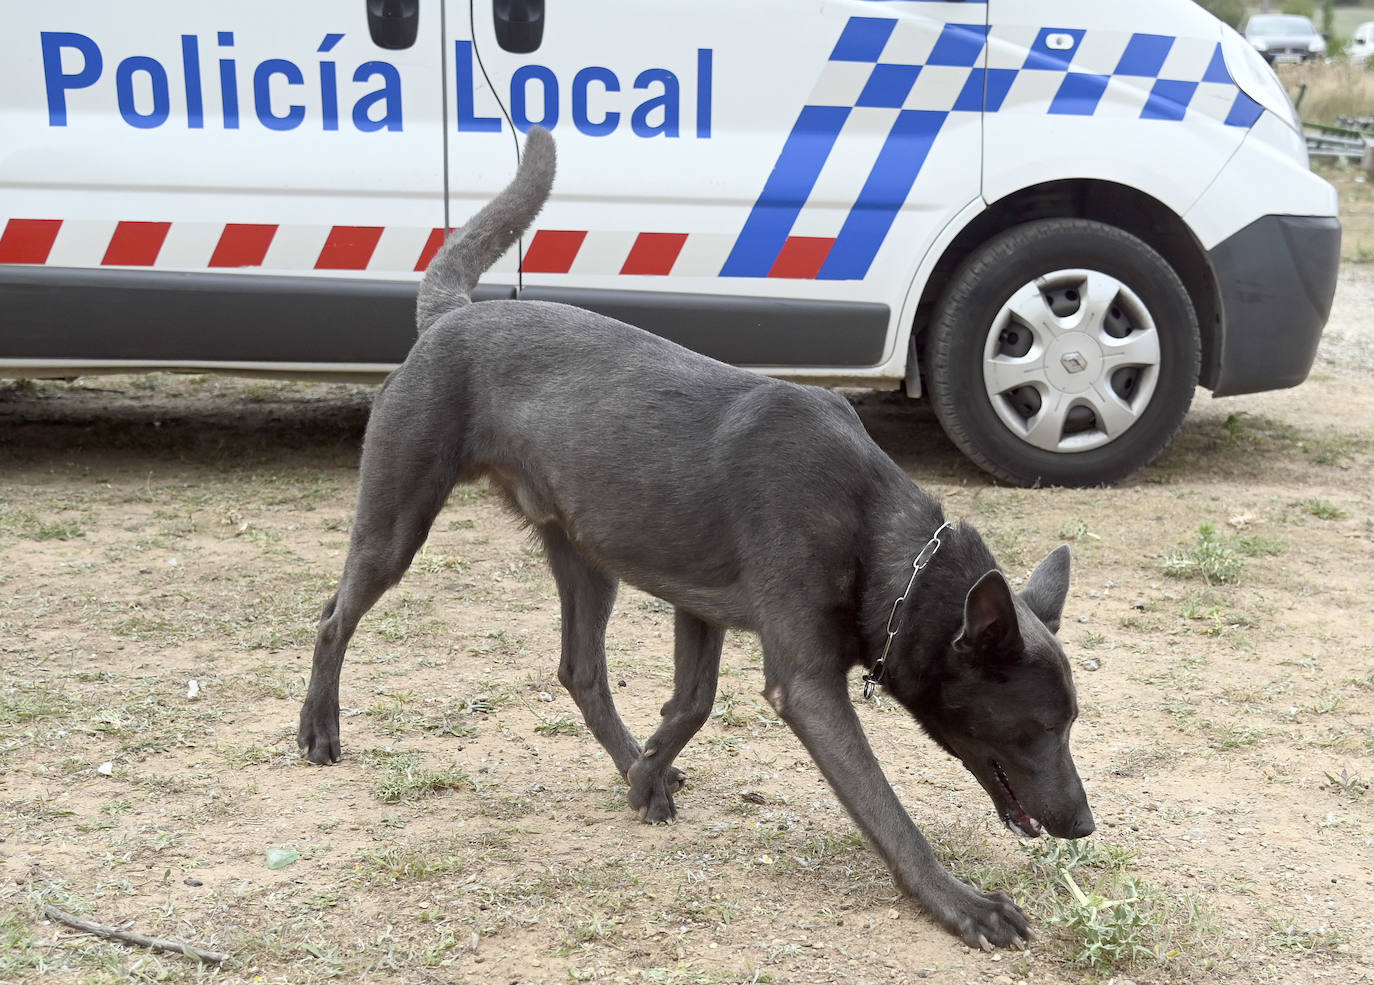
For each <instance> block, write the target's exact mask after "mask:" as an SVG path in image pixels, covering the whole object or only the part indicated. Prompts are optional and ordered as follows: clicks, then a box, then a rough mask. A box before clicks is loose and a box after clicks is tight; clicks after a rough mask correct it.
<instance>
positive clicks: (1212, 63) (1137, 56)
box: [983, 27, 1264, 129]
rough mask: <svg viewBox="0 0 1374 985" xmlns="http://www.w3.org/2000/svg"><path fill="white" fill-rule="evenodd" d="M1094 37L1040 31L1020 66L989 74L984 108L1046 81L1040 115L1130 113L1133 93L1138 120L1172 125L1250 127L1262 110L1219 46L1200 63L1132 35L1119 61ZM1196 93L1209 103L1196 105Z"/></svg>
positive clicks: (1180, 48) (1170, 46) (1162, 42)
mask: <svg viewBox="0 0 1374 985" xmlns="http://www.w3.org/2000/svg"><path fill="white" fill-rule="evenodd" d="M1093 40H1094V39H1093V38H1092V37H1091V36H1090V35H1089V34H1088V32H1086V31H1083V30H1080V29H1076V28H1049V27H1047V28H1042V29H1041V30H1040V32H1039V34H1038V35H1037V36H1036V38H1035V41H1034V42H1033V43H1032V44H1031V45H1030V46H1029V48H1028V49H1027V51H1026V59H1025V63H1024V64H1023V65H1022V66H1021V67H1020V68H1019V69H1014V68H1003V69H989V70H987V72H986V79H985V83H986V89H985V96H984V103H983V107H984V110H985V111H986V112H989V113H998V112H1002V111H1003V109H1004V108H1008V107H1009V106H1011V105H1014V104H1016V102H1017V100H1016V99H1015V94H1016V91H1017V88H1018V86H1023V85H1024V86H1025V87H1026V88H1035V89H1038V90H1040V91H1043V90H1044V87H1045V82H1046V81H1048V82H1049V83H1050V88H1053V90H1054V94H1053V96H1052V97H1051V98H1050V99H1049V101H1048V103H1047V104H1045V105H1044V111H1045V112H1047V113H1049V114H1050V115H1053V116H1095V115H1097V114H1099V113H1103V112H1106V113H1113V114H1124V113H1125V112H1127V111H1131V110H1135V107H1136V105H1137V104H1138V102H1139V100H1138V99H1137V98H1136V97H1137V96H1138V95H1143V96H1144V103H1143V105H1140V107H1139V110H1138V115H1139V118H1140V119H1142V120H1168V121H1175V122H1177V121H1180V120H1183V119H1184V118H1185V117H1186V116H1187V115H1188V113H1189V112H1190V111H1191V112H1196V113H1200V114H1202V115H1205V116H1212V117H1216V118H1218V119H1219V120H1220V121H1221V122H1222V123H1224V124H1225V125H1226V126H1230V127H1241V128H1246V129H1248V128H1249V127H1251V126H1254V124H1255V121H1257V120H1258V119H1259V118H1260V115H1261V114H1262V113H1263V112H1264V110H1263V107H1261V106H1260V105H1259V104H1258V103H1257V102H1255V101H1254V100H1253V99H1251V98H1250V97H1249V96H1247V95H1246V94H1245V93H1244V92H1242V91H1241V89H1240V87H1239V86H1237V85H1236V83H1235V80H1234V79H1232V78H1231V73H1230V72H1229V71H1227V69H1226V61H1225V59H1224V58H1223V57H1222V53H1221V45H1220V44H1219V43H1216V44H1209V45H1207V46H1206V47H1204V48H1203V49H1202V50H1201V55H1202V57H1201V58H1199V57H1196V54H1197V42H1195V41H1192V40H1189V41H1180V39H1178V38H1175V37H1171V36H1170V35H1166V34H1132V35H1131V36H1130V37H1129V39H1128V40H1127V41H1126V46H1125V49H1124V50H1122V51H1121V53H1120V55H1119V56H1118V55H1116V53H1115V51H1113V50H1112V48H1111V47H1110V46H1109V47H1107V48H1106V49H1105V50H1104V48H1103V47H1102V46H1100V45H1098V46H1095V47H1094V46H1093V45H1092V44H1091V42H1092V41H1093ZM1185 46H1188V47H1189V48H1191V51H1185V50H1184V49H1185ZM1090 49H1091V50H1090ZM1033 76H1040V81H1039V82H1038V83H1037V82H1036V81H1035V80H1032V79H1031V77H1033ZM1202 93H1205V94H1206V97H1207V98H1206V99H1205V100H1202V101H1197V99H1198V97H1199V95H1200V94H1202ZM1112 96H1116V97H1117V98H1111V97H1112ZM1009 97H1010V98H1009ZM1035 102H1036V100H1035V99H1031V100H1030V103H1031V105H1032V106H1034V104H1035ZM1219 107H1220V108H1221V109H1222V110H1223V111H1222V112H1218V108H1219Z"/></svg>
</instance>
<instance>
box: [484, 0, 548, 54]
mask: <svg viewBox="0 0 1374 985" xmlns="http://www.w3.org/2000/svg"><path fill="white" fill-rule="evenodd" d="M491 15H492V21H493V22H494V23H495V25H496V43H497V44H499V45H500V46H501V47H502V48H504V49H505V50H506V51H509V52H511V53H512V54H516V55H528V54H529V53H530V52H531V51H534V50H536V49H537V48H538V47H539V45H540V43H541V42H542V41H543V40H544V0H492V3H491Z"/></svg>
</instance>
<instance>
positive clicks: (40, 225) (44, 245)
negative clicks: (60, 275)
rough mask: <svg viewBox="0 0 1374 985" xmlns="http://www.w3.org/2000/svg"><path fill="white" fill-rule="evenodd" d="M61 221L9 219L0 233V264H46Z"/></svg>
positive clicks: (60, 226)
mask: <svg viewBox="0 0 1374 985" xmlns="http://www.w3.org/2000/svg"><path fill="white" fill-rule="evenodd" d="M61 228H62V220H61V219H11V220H10V221H9V222H7V223H5V231H4V232H3V233H0V263H47V262H48V254H49V253H51V252H52V244H53V242H54V241H55V240H56V239H57V231H58V230H59V229H61Z"/></svg>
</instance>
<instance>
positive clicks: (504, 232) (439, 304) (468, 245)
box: [415, 127, 555, 332]
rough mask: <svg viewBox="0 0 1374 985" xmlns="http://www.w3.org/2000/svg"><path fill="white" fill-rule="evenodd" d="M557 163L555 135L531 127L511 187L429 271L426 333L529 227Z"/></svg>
mask: <svg viewBox="0 0 1374 985" xmlns="http://www.w3.org/2000/svg"><path fill="white" fill-rule="evenodd" d="M554 163H555V154H554V146H553V135H552V134H550V133H549V131H547V130H545V129H544V128H543V127H532V128H531V129H530V132H529V134H528V135H527V136H526V137H525V153H524V155H523V156H522V157H521V159H520V167H519V168H518V169H516V172H515V177H514V178H513V179H511V183H510V184H509V185H507V186H506V188H505V190H504V191H502V192H501V193H500V194H499V195H497V196H496V197H495V198H494V199H492V200H491V201H490V202H488V203H487V204H486V206H485V207H484V208H483V209H482V211H480V212H478V213H477V214H476V215H475V216H473V217H472V218H471V219H469V220H468V222H467V225H465V226H463V228H462V229H460V230H459V231H458V234H457V235H456V236H450V237H449V238H448V240H447V242H445V243H444V245H443V247H442V248H441V249H440V250H439V252H438V253H436V254H435V256H434V259H433V260H431V261H430V263H429V267H428V269H426V270H425V276H424V279H423V280H422V281H420V294H419V297H418V299H417V300H416V303H415V323H416V326H417V327H418V328H419V330H420V331H421V332H423V331H424V330H425V329H427V328H429V326H430V325H432V324H434V322H435V320H436V319H438V318H439V316H440V315H442V314H444V313H445V312H447V311H451V310H452V309H454V308H459V307H462V306H463V305H465V304H467V303H468V302H470V301H471V300H472V289H473V288H474V287H476V286H477V279H478V278H479V277H481V276H482V274H484V273H486V271H487V268H489V267H490V266H491V265H492V264H493V263H495V262H496V261H497V260H499V259H500V258H501V255H502V254H503V253H505V252H506V250H508V249H510V247H511V245H512V244H513V243H514V242H515V241H516V240H518V239H519V238H520V237H521V235H522V234H523V233H524V232H525V230H526V229H527V228H529V224H530V223H531V222H533V221H534V217H535V216H537V215H538V214H539V210H540V209H542V208H543V207H544V202H545V201H546V200H547V199H548V197H549V189H550V188H552V187H553V171H554Z"/></svg>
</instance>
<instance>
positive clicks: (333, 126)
mask: <svg viewBox="0 0 1374 985" xmlns="http://www.w3.org/2000/svg"><path fill="white" fill-rule="evenodd" d="M342 40H343V35H342V34H326V35H325V36H324V40H323V41H321V42H320V46H319V48H317V49H316V51H321V52H325V51H333V50H334V46H335V45H336V44H338V43H339V42H340V41H342ZM320 102H321V103H323V107H322V108H323V110H324V129H326V130H337V129H339V78H338V75H337V74H336V72H335V64H334V62H320Z"/></svg>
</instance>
